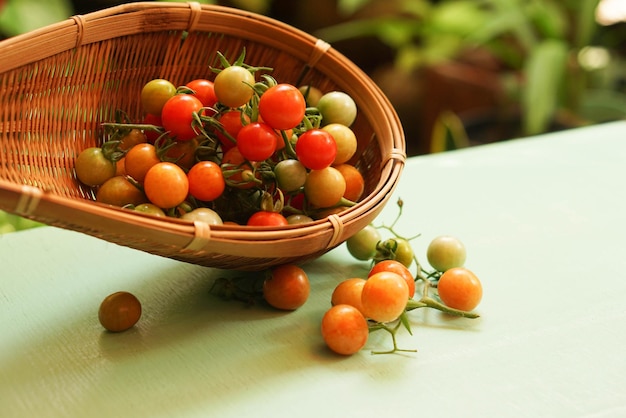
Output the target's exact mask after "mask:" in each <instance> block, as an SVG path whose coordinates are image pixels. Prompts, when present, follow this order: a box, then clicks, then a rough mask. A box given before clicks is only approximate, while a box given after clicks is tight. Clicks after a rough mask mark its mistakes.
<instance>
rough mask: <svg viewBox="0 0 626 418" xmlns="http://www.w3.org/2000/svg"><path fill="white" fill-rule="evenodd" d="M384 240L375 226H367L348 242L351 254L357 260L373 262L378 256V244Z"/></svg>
mask: <svg viewBox="0 0 626 418" xmlns="http://www.w3.org/2000/svg"><path fill="white" fill-rule="evenodd" d="M381 239H382V237H381V235H380V232H379V231H378V229H376V228H375V227H374V226H373V225H366V226H365V227H364V228H363V229H361V230H360V231H359V232H357V233H356V234H354V235H353V236H351V237H350V238H348V239H347V240H346V246H347V247H348V251H349V252H350V254H351V255H352V256H353V257H354V258H356V259H357V260H363V261H367V260H371V259H372V258H374V256H375V255H376V244H378V242H379V241H380V240H381Z"/></svg>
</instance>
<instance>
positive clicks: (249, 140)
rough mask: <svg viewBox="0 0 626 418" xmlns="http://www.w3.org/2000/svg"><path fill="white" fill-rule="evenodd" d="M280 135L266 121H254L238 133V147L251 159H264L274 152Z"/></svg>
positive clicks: (245, 156)
mask: <svg viewBox="0 0 626 418" xmlns="http://www.w3.org/2000/svg"><path fill="white" fill-rule="evenodd" d="M278 139H279V138H278V135H277V134H276V132H275V131H274V130H273V129H272V127H271V126H269V125H268V124H266V123H260V122H252V123H249V124H248V125H246V126H244V127H243V128H241V130H240V131H239V133H238V134H237V148H239V152H240V153H241V155H242V156H243V157H244V158H245V159H246V160H249V161H264V160H266V159H268V158H270V157H271V156H272V154H274V151H275V150H276V143H277V142H278Z"/></svg>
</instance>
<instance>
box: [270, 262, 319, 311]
mask: <svg viewBox="0 0 626 418" xmlns="http://www.w3.org/2000/svg"><path fill="white" fill-rule="evenodd" d="M310 292H311V285H310V283H309V278H308V277H307V275H306V273H305V272H304V270H302V269H301V268H300V267H298V266H296V265H293V264H285V265H282V266H279V267H275V268H273V269H272V270H270V273H269V275H268V277H267V278H266V279H265V280H264V282H263V297H264V298H265V300H266V301H267V303H269V304H270V305H271V306H273V307H274V308H277V309H282V310H288V311H293V310H295V309H298V308H299V307H300V306H302V305H304V303H305V302H306V301H307V299H308V298H309V293H310Z"/></svg>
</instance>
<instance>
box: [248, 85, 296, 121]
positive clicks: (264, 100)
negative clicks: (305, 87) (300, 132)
mask: <svg viewBox="0 0 626 418" xmlns="http://www.w3.org/2000/svg"><path fill="white" fill-rule="evenodd" d="M305 111H306V101H305V99H304V96H303V95H302V93H301V92H300V90H298V89H297V88H296V87H295V86H292V85H291V84H285V83H281V84H276V85H274V86H272V87H270V88H269V89H267V90H266V91H265V92H264V93H263V95H262V96H261V98H260V99H259V114H260V115H261V117H262V118H263V121H264V122H265V123H267V124H268V125H270V126H271V127H272V128H274V129H279V130H286V129H292V128H295V127H296V126H298V125H299V124H300V122H302V119H303V118H304V112H305Z"/></svg>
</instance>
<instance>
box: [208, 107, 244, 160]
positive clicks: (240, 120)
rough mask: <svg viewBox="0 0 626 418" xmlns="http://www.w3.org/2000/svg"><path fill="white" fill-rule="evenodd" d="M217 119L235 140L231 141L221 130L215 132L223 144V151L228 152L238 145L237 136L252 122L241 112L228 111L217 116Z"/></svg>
mask: <svg viewBox="0 0 626 418" xmlns="http://www.w3.org/2000/svg"><path fill="white" fill-rule="evenodd" d="M216 119H217V120H218V121H219V123H220V124H221V125H222V128H223V129H224V130H225V131H226V132H227V133H228V134H229V135H230V136H231V137H232V138H233V139H232V140H231V139H230V138H228V137H227V136H226V135H224V134H223V133H222V132H220V131H219V130H217V129H216V130H215V135H216V136H217V139H219V141H220V142H221V144H222V148H223V150H224V151H228V150H229V149H231V148H232V147H234V146H235V145H236V143H235V141H236V140H237V135H238V134H239V131H240V130H241V128H243V126H244V124H248V123H249V122H250V117H249V116H248V115H246V114H245V113H242V112H241V111H240V110H228V111H226V112H223V113H220V114H219V115H217V116H216Z"/></svg>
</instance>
